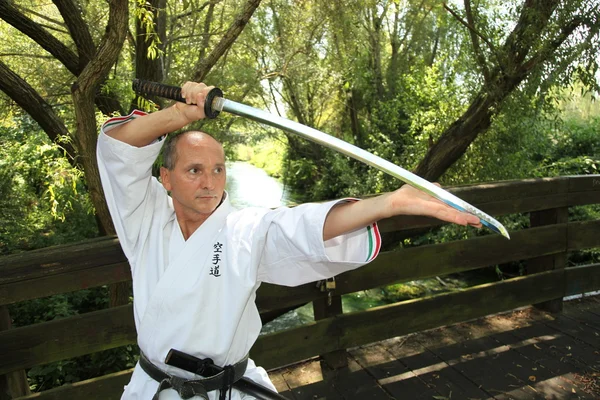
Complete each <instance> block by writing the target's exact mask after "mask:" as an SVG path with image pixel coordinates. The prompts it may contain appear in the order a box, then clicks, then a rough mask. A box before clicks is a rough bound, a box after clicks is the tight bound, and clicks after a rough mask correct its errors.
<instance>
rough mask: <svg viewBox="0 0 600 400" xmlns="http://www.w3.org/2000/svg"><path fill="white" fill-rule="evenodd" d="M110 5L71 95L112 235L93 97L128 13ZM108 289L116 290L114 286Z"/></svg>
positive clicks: (123, 2)
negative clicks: (99, 38)
mask: <svg viewBox="0 0 600 400" xmlns="http://www.w3.org/2000/svg"><path fill="white" fill-rule="evenodd" d="M109 4H110V12H109V21H108V25H107V27H106V33H105V34H104V37H103V39H102V42H101V43H100V46H99V47H98V51H97V52H96V54H95V55H94V57H93V58H92V60H91V61H90V62H89V63H88V64H87V65H86V66H85V68H84V69H83V71H82V72H81V74H80V75H79V77H78V79H77V82H76V83H75V84H74V85H73V88H72V92H73V103H74V106H75V117H76V121H77V124H76V125H77V130H76V134H75V143H76V144H77V149H78V151H79V154H80V158H81V160H82V164H83V168H84V171H85V178H86V181H87V186H88V190H89V193H90V196H91V198H92V202H93V204H94V207H95V208H96V214H97V216H98V218H99V220H100V222H101V224H102V227H103V228H104V230H105V231H106V232H107V233H109V234H114V233H115V228H114V225H113V223H112V219H111V217H110V213H109V211H108V207H107V205H106V201H105V200H104V193H103V191H102V185H101V183H100V174H99V173H98V165H97V163H96V142H97V137H98V127H97V125H96V116H95V108H94V98H95V95H96V91H97V90H98V86H99V85H100V83H101V82H103V81H104V79H105V77H106V75H107V74H108V71H109V70H110V68H111V66H112V65H113V64H114V63H115V62H116V61H117V57H118V55H119V52H120V51H121V47H122V46H123V41H124V40H125V35H126V34H127V23H128V18H129V10H128V4H127V0H111V1H110V2H109ZM111 289H115V286H113V287H111ZM128 298H129V292H128V289H127V292H126V293H122V292H120V291H117V293H115V291H114V290H111V303H112V304H111V306H115V305H119V304H124V303H126V302H127V300H128ZM116 301H119V304H116Z"/></svg>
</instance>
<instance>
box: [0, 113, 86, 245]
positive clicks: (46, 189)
mask: <svg viewBox="0 0 600 400" xmlns="http://www.w3.org/2000/svg"><path fill="white" fill-rule="evenodd" d="M0 193H1V194H2V196H0V220H2V224H1V225H0V254H9V253H13V252H15V251H22V250H31V249H36V248H40V247H46V246H51V245H56V244H61V243H68V242H73V241H77V240H82V239H84V238H89V237H94V236H96V235H97V228H96V223H95V221H94V217H93V208H92V205H91V202H90V200H89V197H88V196H87V193H86V190H85V185H84V182H83V176H82V174H81V172H80V171H79V170H77V169H75V168H73V167H71V166H70V165H69V163H68V162H67V160H66V159H65V158H64V157H63V154H62V151H61V150H60V148H58V147H57V146H56V145H53V144H51V143H49V142H48V140H47V139H46V138H45V135H44V134H42V133H41V132H40V131H39V128H37V126H35V125H34V124H32V122H31V120H30V119H29V118H28V117H26V116H21V117H19V116H17V117H14V118H11V117H10V116H7V117H6V118H5V119H4V121H3V123H2V125H0Z"/></svg>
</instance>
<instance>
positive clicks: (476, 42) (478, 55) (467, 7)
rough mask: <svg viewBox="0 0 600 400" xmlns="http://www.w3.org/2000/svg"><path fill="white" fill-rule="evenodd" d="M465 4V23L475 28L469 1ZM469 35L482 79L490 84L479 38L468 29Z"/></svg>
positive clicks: (466, 0) (465, 0)
mask: <svg viewBox="0 0 600 400" xmlns="http://www.w3.org/2000/svg"><path fill="white" fill-rule="evenodd" d="M464 3H465V12H466V14H467V22H468V24H469V26H472V27H473V28H474V27H475V20H474V19H473V12H472V10H471V0H464ZM469 35H470V36H471V42H472V43H473V50H474V51H475V59H476V60H477V63H478V64H479V67H480V68H481V72H482V73H483V79H484V80H485V82H486V84H489V83H490V70H489V69H488V67H487V61H486V59H485V56H484V54H483V52H482V51H481V47H479V36H477V34H476V33H475V32H474V30H473V29H469Z"/></svg>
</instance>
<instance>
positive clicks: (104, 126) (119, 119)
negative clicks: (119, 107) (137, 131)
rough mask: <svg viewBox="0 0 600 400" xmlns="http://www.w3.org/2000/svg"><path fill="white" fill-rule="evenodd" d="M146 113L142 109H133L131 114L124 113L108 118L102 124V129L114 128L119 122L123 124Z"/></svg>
mask: <svg viewBox="0 0 600 400" xmlns="http://www.w3.org/2000/svg"><path fill="white" fill-rule="evenodd" d="M144 115H146V113H145V112H143V111H140V110H133V111H132V112H131V114H129V115H124V116H122V117H114V118H110V119H109V120H107V121H106V122H105V123H104V124H102V131H104V132H106V130H107V128H112V127H115V126H117V125H119V124H123V123H125V122H129V121H131V120H132V119H135V118H137V117H142V116H144Z"/></svg>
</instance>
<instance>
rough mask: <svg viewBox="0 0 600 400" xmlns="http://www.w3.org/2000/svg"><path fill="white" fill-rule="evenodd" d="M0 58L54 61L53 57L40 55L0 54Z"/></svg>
mask: <svg viewBox="0 0 600 400" xmlns="http://www.w3.org/2000/svg"><path fill="white" fill-rule="evenodd" d="M0 57H26V58H45V59H47V60H54V57H52V56H48V55H42V54H24V53H0Z"/></svg>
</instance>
